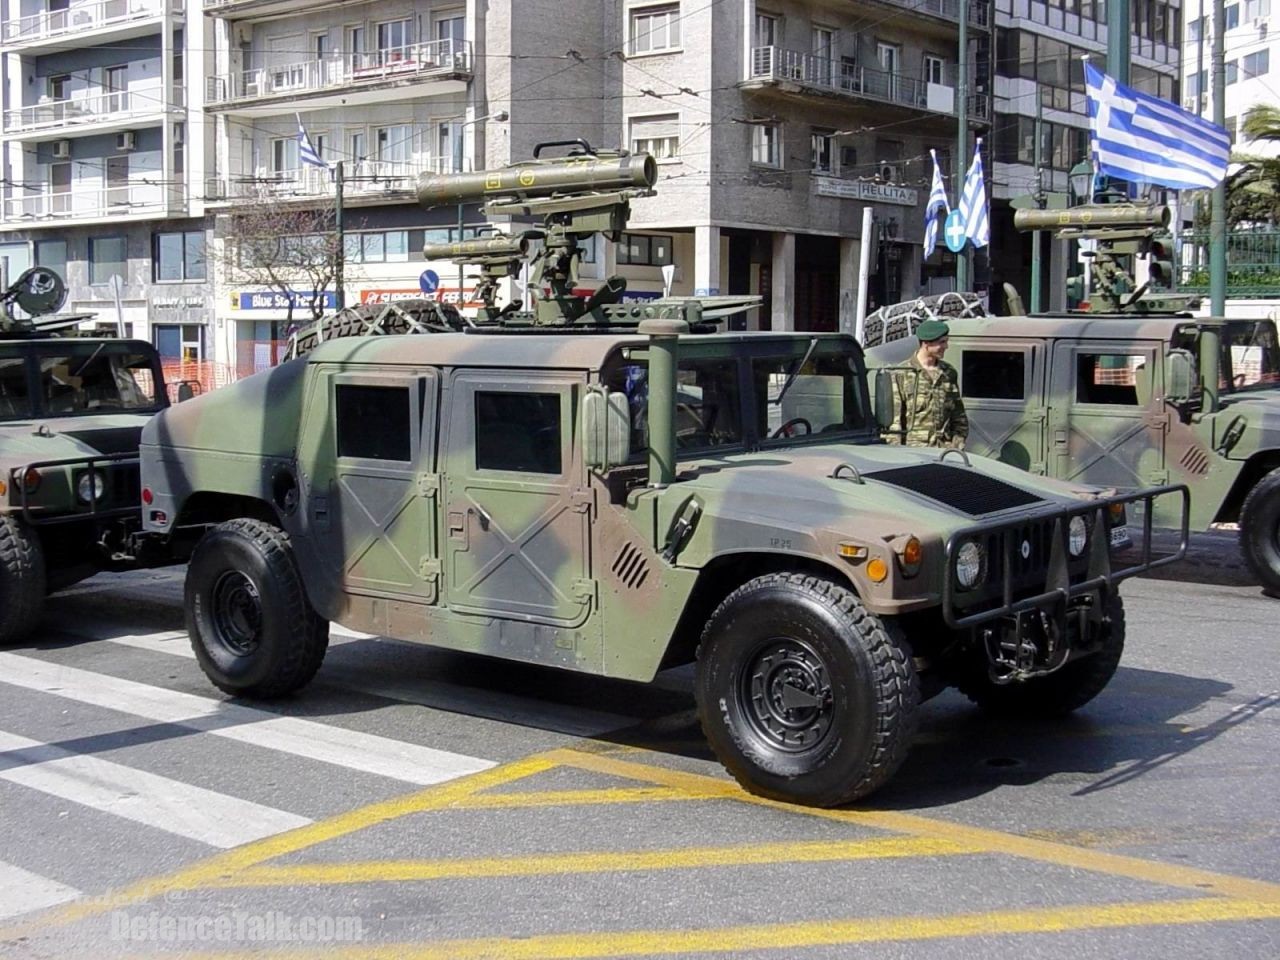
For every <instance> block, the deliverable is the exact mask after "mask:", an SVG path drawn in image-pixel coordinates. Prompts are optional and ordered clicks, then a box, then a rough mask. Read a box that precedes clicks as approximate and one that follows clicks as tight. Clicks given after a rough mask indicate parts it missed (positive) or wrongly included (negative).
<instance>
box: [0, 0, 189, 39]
mask: <svg viewBox="0 0 1280 960" xmlns="http://www.w3.org/2000/svg"><path fill="white" fill-rule="evenodd" d="M185 6H186V5H185V0H99V2H97V3H80V4H75V5H73V6H72V7H70V9H67V10H46V11H45V12H43V13H37V14H33V15H31V16H28V17H18V18H15V19H12V20H7V21H5V22H4V24H3V25H2V26H0V47H2V48H4V49H6V50H13V51H22V52H26V51H36V50H38V49H39V48H41V47H45V46H58V47H60V48H66V47H67V46H68V45H69V44H68V41H69V40H71V41H72V43H71V45H73V46H75V47H91V46H93V45H95V44H98V43H102V42H104V41H106V40H113V41H114V40H126V39H128V38H129V37H141V36H146V35H147V34H149V33H154V32H155V27H156V21H158V20H159V19H160V18H161V17H162V16H164V15H165V14H169V15H172V16H180V15H181V14H182V13H183V12H184V11H185Z"/></svg>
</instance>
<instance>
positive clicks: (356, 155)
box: [347, 131, 369, 173]
mask: <svg viewBox="0 0 1280 960" xmlns="http://www.w3.org/2000/svg"><path fill="white" fill-rule="evenodd" d="M368 146H369V139H368V137H366V136H365V135H364V132H363V131H361V132H359V133H352V134H350V135H348V136H347V156H349V157H350V158H351V162H352V164H353V166H354V168H355V169H354V172H355V173H360V172H361V170H362V169H363V164H364V162H365V161H366V160H368V159H369V150H368Z"/></svg>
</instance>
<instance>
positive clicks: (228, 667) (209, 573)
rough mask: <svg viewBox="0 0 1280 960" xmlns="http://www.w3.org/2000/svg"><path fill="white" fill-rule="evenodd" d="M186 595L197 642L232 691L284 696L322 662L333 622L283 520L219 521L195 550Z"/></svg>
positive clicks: (217, 681)
mask: <svg viewBox="0 0 1280 960" xmlns="http://www.w3.org/2000/svg"><path fill="white" fill-rule="evenodd" d="M185 594H186V604H185V606H186V619H187V630H188V632H189V633H190V634H191V647H192V649H193V650H194V651H195V655H196V659H197V660H198V661H199V663H200V667H201V669H202V670H204V672H205V675H206V676H207V677H208V678H209V680H210V681H211V682H212V683H213V685H214V686H216V687H217V688H218V689H219V690H222V691H223V692H224V693H229V694H232V695H233V696H243V697H279V696H284V695H285V694H289V693H293V692H294V691H296V690H300V689H301V688H302V687H305V686H306V685H307V684H308V683H309V682H310V681H311V678H312V677H314V676H315V673H316V671H317V670H319V669H320V664H321V662H322V661H323V660H324V654H325V650H326V648H327V647H328V645H329V624H328V621H326V620H324V619H322V618H321V617H320V616H318V615H317V614H316V612H315V610H313V609H312V607H311V604H310V603H309V602H308V600H307V595H306V591H305V590H304V589H303V585H302V576H301V574H300V573H299V571H298V564H297V561H296V560H295V559H294V556H293V546H292V544H291V543H290V541H289V536H288V534H286V533H285V532H284V531H283V530H281V529H279V528H278V527H274V526H272V525H270V524H267V523H263V522H262V521H259V520H230V521H228V522H226V523H223V524H219V525H218V526H217V527H214V528H213V529H212V530H210V531H209V532H208V533H207V534H205V535H204V537H203V538H201V540H200V542H199V543H198V544H197V545H196V548H195V551H194V552H193V553H192V555H191V562H190V564H189V565H188V567H187V581H186V589H185Z"/></svg>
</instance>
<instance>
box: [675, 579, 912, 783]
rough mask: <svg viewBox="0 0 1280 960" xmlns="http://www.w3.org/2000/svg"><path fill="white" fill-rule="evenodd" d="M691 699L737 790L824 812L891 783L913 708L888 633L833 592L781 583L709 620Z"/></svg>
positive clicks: (747, 594) (901, 651) (907, 672)
mask: <svg viewBox="0 0 1280 960" xmlns="http://www.w3.org/2000/svg"><path fill="white" fill-rule="evenodd" d="M695 692H696V697H697V702H698V715H699V719H700V720H701V723H702V729H703V731H704V733H705V734H706V737H707V740H708V742H709V743H710V744H711V748H712V749H713V750H714V751H715V753H716V756H717V757H719V759H720V762H721V763H723V764H724V766H725V768H726V769H727V770H728V771H729V773H731V774H732V775H733V776H734V778H735V779H736V780H737V781H738V782H739V783H740V784H742V786H743V787H744V788H746V789H747V790H749V791H751V792H752V793H757V794H760V795H761V796H765V797H769V798H772V799H775V800H783V801H787V802H792V803H803V804H809V805H812V806H820V807H831V806H837V805H839V804H843V803H848V802H850V801H852V800H856V799H858V798H859V797H863V796H866V795H867V794H869V793H871V792H872V791H873V790H876V789H877V788H879V787H880V786H882V785H883V784H884V783H885V782H886V781H887V780H888V779H889V778H890V777H891V776H892V775H893V773H894V772H895V771H896V770H897V769H898V767H899V766H900V765H901V763H902V761H903V759H905V757H906V754H907V749H908V748H909V746H910V743H911V738H912V736H913V735H914V733H915V726H916V710H917V707H918V705H919V702H920V689H919V683H918V680H917V677H916V672H915V669H914V666H913V664H912V661H911V656H910V653H909V652H908V650H907V648H906V644H905V643H904V642H903V640H902V639H901V637H900V636H899V634H898V631H897V629H896V627H895V626H892V625H890V624H886V623H884V622H882V621H881V620H880V619H879V618H878V617H876V616H874V615H873V614H871V613H868V612H867V610H866V609H865V608H863V606H862V604H861V602H859V600H858V598H857V597H856V596H854V594H853V593H852V592H851V591H849V590H848V589H846V588H845V587H842V586H840V585H839V584H836V583H833V582H831V581H828V580H824V579H821V578H819V577H812V576H805V575H802V574H784V573H779V574H770V575H768V576H763V577H757V578H756V579H754V580H751V581H749V582H747V583H746V584H744V585H743V586H741V587H739V588H738V589H737V590H735V591H734V592H733V593H731V594H730V595H729V596H728V597H727V598H726V599H725V600H724V602H723V603H721V604H720V606H719V607H718V608H717V609H716V611H715V613H714V614H712V616H711V619H710V620H709V621H708V622H707V625H706V628H705V629H704V630H703V634H702V643H701V645H700V647H699V651H698V667H697V681H696V688H695Z"/></svg>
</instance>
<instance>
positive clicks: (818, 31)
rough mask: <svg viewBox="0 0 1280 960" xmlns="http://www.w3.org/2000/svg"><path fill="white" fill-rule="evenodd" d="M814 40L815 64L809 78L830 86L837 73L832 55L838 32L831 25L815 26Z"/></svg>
mask: <svg viewBox="0 0 1280 960" xmlns="http://www.w3.org/2000/svg"><path fill="white" fill-rule="evenodd" d="M812 40H813V66H812V70H811V73H810V76H809V79H810V80H811V81H812V82H814V83H818V84H821V85H822V86H824V87H829V86H831V80H832V77H833V76H834V74H835V69H834V66H833V60H832V56H833V55H834V52H835V46H836V32H835V31H834V30H832V29H831V28H830V27H814V28H813V37H812Z"/></svg>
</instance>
